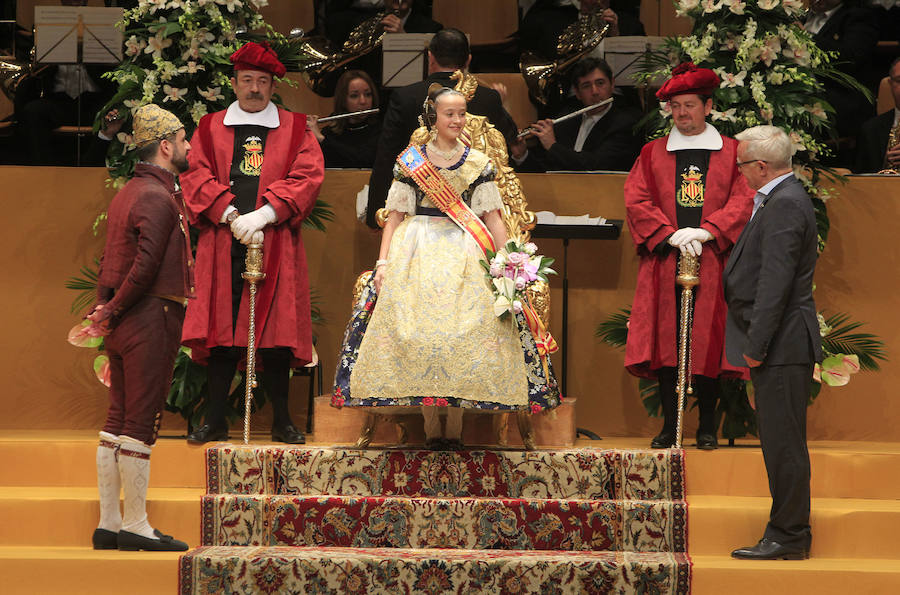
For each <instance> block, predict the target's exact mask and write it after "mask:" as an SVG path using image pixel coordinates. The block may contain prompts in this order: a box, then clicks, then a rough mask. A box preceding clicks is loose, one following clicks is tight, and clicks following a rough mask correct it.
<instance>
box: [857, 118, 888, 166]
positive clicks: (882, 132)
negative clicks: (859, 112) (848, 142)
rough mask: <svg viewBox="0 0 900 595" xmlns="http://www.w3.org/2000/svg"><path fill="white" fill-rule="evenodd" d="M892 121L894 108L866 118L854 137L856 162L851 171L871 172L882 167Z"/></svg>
mask: <svg viewBox="0 0 900 595" xmlns="http://www.w3.org/2000/svg"><path fill="white" fill-rule="evenodd" d="M893 123H894V110H890V111H887V112H884V113H883V114H881V115H880V116H875V117H874V118H871V119H869V120H867V121H866V122H865V123H864V124H863V125H862V127H861V128H860V129H859V136H857V137H856V164H855V166H854V167H853V173H857V174H871V173H876V172H878V171H879V170H881V169H884V154H885V153H886V152H887V142H888V136H889V135H890V133H891V125H892V124H893Z"/></svg>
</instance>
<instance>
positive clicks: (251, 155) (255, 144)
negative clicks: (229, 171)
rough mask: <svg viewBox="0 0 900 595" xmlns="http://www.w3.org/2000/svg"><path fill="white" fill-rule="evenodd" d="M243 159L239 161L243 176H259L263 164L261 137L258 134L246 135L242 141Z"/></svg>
mask: <svg viewBox="0 0 900 595" xmlns="http://www.w3.org/2000/svg"><path fill="white" fill-rule="evenodd" d="M243 147H244V159H243V161H241V165H240V170H241V173H242V174H244V175H245V176H257V177H258V176H259V174H260V172H261V171H262V165H263V146H262V139H261V138H259V137H258V136H250V137H247V142H245V143H244V145H243Z"/></svg>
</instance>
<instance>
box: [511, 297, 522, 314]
mask: <svg viewBox="0 0 900 595" xmlns="http://www.w3.org/2000/svg"><path fill="white" fill-rule="evenodd" d="M512 308H513V312H515V313H516V314H521V312H522V302H520V301H519V300H513V303H512Z"/></svg>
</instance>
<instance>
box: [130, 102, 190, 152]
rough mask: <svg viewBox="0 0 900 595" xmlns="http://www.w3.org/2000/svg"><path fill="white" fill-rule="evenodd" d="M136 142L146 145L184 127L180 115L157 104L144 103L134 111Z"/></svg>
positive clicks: (139, 144) (138, 144)
mask: <svg viewBox="0 0 900 595" xmlns="http://www.w3.org/2000/svg"><path fill="white" fill-rule="evenodd" d="M132 128H133V130H134V144H136V145H137V146H139V147H140V146H142V145H146V144H147V143H152V142H153V141H156V140H160V139H163V138H166V137H167V136H169V135H170V134H172V133H173V132H178V131H179V130H181V129H182V128H184V124H182V123H181V120H179V119H178V116H176V115H175V114H173V113H172V112H170V111H168V110H164V109H163V108H161V107H159V106H158V105H156V104H153V103H148V104H147V105H142V106H141V107H139V108H138V109H137V111H136V112H134V124H133V126H132Z"/></svg>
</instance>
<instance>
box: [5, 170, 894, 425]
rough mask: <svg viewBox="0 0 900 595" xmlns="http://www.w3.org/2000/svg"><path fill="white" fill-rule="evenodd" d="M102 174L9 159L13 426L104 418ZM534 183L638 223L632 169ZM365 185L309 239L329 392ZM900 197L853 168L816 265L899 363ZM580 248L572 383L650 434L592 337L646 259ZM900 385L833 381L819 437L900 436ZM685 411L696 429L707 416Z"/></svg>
mask: <svg viewBox="0 0 900 595" xmlns="http://www.w3.org/2000/svg"><path fill="white" fill-rule="evenodd" d="M104 179H105V172H104V170H102V169H90V168H81V169H76V168H24V167H9V166H6V167H0V188H3V196H4V197H5V198H6V204H7V208H6V212H5V215H4V217H5V219H6V221H7V223H6V224H5V225H4V227H3V233H4V241H3V243H4V245H5V246H6V249H5V253H6V255H7V256H8V258H7V260H6V263H7V264H6V271H7V272H6V274H5V281H4V283H3V287H4V291H3V292H2V294H0V308H2V309H0V311H2V312H3V313H4V326H5V329H6V330H5V331H4V333H3V334H4V340H3V344H2V346H0V377H2V378H3V380H4V382H5V383H6V386H5V388H4V389H3V390H2V391H0V408H2V411H3V415H2V416H0V429H28V428H31V429H49V428H66V429H89V428H99V427H100V426H101V425H102V422H103V418H104V414H105V409H106V390H105V388H104V387H102V386H101V385H100V383H99V382H98V381H97V380H96V378H95V377H94V374H93V372H92V370H91V361H92V359H93V356H94V353H93V352H92V351H89V350H86V349H77V348H75V347H71V346H69V345H68V344H67V343H66V341H65V336H66V332H67V331H68V330H69V328H71V327H72V325H73V324H75V323H76V322H78V320H79V318H80V316H79V315H76V314H72V313H70V312H69V305H70V303H71V301H72V297H73V292H72V291H69V290H66V289H64V288H63V284H64V282H65V280H66V278H67V277H69V276H70V275H73V274H76V273H77V272H78V269H79V267H81V266H83V265H87V264H90V263H91V262H92V261H93V259H94V258H95V257H97V256H99V254H100V251H101V249H102V233H103V226H102V225H101V227H100V236H95V235H93V234H92V232H91V222H92V221H93V220H94V218H95V216H96V215H97V214H98V213H100V212H101V211H103V209H104V208H105V207H106V205H107V204H108V202H109V200H110V198H111V197H112V194H113V193H112V191H111V190H109V189H107V188H105V186H104ZM522 179H523V184H524V187H525V191H526V193H527V196H528V198H529V200H530V204H531V206H532V208H533V209H535V210H545V209H546V210H552V211H556V212H558V213H561V214H568V215H580V214H585V213H589V214H591V215H602V216H604V217H607V218H617V219H621V218H624V215H625V209H624V205H623V201H622V184H623V182H624V179H625V176H624V175H621V174H606V175H602V174H554V175H543V174H533V175H525V176H522ZM367 180H368V172H364V171H328V172H327V174H326V177H325V185H324V187H323V189H322V195H321V197H322V198H323V199H324V200H326V201H328V202H329V203H330V204H331V205H332V208H333V209H334V211H335V221H333V222H332V223H330V224H329V227H328V232H327V234H323V233H321V232H317V231H306V232H304V238H305V241H306V246H307V254H308V259H309V267H310V280H311V283H312V285H313V287H314V288H315V290H316V291H317V292H318V294H319V295H320V296H321V298H322V303H321V306H322V310H323V313H324V315H325V318H326V319H327V323H326V324H325V325H323V326H321V327H318V328H316V329H315V331H316V333H317V334H318V337H319V338H318V348H319V353H320V356H321V358H322V361H323V362H324V364H325V381H326V385H330V382H331V379H332V377H333V374H334V362H335V358H336V355H337V352H338V346H339V343H340V340H341V335H342V333H343V329H344V324H345V322H346V320H347V317H348V315H349V312H350V291H351V286H352V283H353V281H354V279H355V278H356V275H357V274H358V273H359V272H360V271H362V270H364V269H366V268H370V267H371V266H372V264H373V263H374V260H375V258H376V254H377V248H378V242H379V235H378V233H377V232H373V231H371V230H369V229H368V228H366V227H365V226H363V225H362V224H360V223H359V222H358V221H357V220H356V217H355V197H356V193H357V192H358V191H359V189H360V188H362V186H363V185H364V184H365V183H366V182H367ZM898 196H900V180H898V179H893V180H891V179H883V178H882V179H879V178H865V177H853V178H851V179H850V183H849V184H848V185H847V186H845V187H843V188H842V189H841V194H840V196H839V197H837V198H834V199H832V200H831V201H830V202H829V209H830V213H831V221H832V226H833V227H832V233H831V237H830V238H829V243H828V247H827V249H826V252H825V254H824V255H823V257H822V259H821V260H820V262H819V265H818V272H817V285H818V289H817V291H816V293H815V297H816V301H817V303H818V305H819V306H820V308H824V309H826V310H827V311H829V312H835V311H844V310H847V311H850V312H851V313H852V314H853V316H854V317H855V318H856V319H859V320H863V321H866V322H868V323H869V324H868V325H867V326H866V327H865V328H866V329H867V330H871V331H873V332H876V333H878V334H880V335H881V336H882V337H883V338H884V339H885V341H886V342H887V348H888V352H889V355H891V356H892V357H893V358H895V359H896V358H898V357H900V337H898V335H897V334H896V329H897V328H898V327H900V310H898V309H897V308H896V307H895V305H894V304H895V302H894V297H893V296H894V292H895V291H897V289H898V281H897V274H896V272H897V270H898V266H900V244H898V243H897V242H896V241H893V238H894V234H895V233H896V221H897V220H898V219H900V201H898V200H897V197H898ZM540 249H541V251H542V252H544V253H546V254H548V255H551V256H554V257H556V258H557V259H558V265H559V266H560V267H561V265H562V262H561V258H562V243H561V241H559V240H542V241H541V242H540ZM568 257H569V263H568V264H569V280H570V295H569V300H570V304H569V305H570V309H569V313H570V319H569V331H570V332H569V349H570V356H569V392H570V394H571V395H573V396H577V397H578V401H577V407H578V426H579V427H584V428H588V429H590V430H593V431H594V432H596V433H598V434H600V435H601V436H638V435H643V436H651V435H653V434H655V433H656V431H657V430H658V428H659V425H660V421H659V420H656V419H653V420H651V419H648V418H647V416H646V414H645V413H644V409H643V407H642V405H641V403H640V401H639V399H638V395H637V380H636V379H634V378H632V377H630V376H629V375H628V374H627V373H626V372H625V371H624V369H623V368H622V360H623V354H622V353H621V352H619V351H616V350H614V349H611V348H609V347H606V346H605V345H601V344H600V343H598V342H597V340H596V339H595V338H594V328H595V327H596V325H597V323H598V322H599V321H601V320H602V319H603V318H605V317H606V316H607V315H608V314H609V313H611V312H614V311H616V310H618V309H619V308H620V307H622V306H625V305H628V304H629V303H630V302H631V300H632V297H633V291H634V285H635V273H636V268H637V259H636V257H635V254H634V248H633V245H632V242H631V239H630V237H629V235H628V233H627V230H625V231H624V233H623V235H622V237H621V238H620V239H619V240H617V241H572V242H571V244H570V246H569V253H568ZM552 288H553V292H552V299H553V322H552V331H553V333H554V334H555V335H556V337H557V338H559V339H561V337H562V333H561V328H560V324H561V308H560V306H561V283H560V281H559V279H557V278H555V279H554V280H553V282H552ZM558 355H559V354H557V355H556V356H554V361H555V364H556V365H557V367H558V366H559V365H560V363H561V362H560V358H559V357H558ZM557 369H558V368H557ZM898 380H900V375H898V373H897V371H896V366H894V365H893V363H888V364H887V365H885V369H884V370H883V371H882V372H880V373H861V374H859V375H856V376H854V377H853V379H852V381H851V383H850V385H848V386H846V387H842V388H825V389H823V390H822V393H821V396H820V397H819V399H818V400H817V401H816V403H815V405H814V406H813V407H812V408H811V410H810V417H809V420H810V421H809V436H810V439H815V440H823V439H829V440H882V441H900V425H898V424H897V423H896V420H897V419H900V400H895V398H896V394H897V389H896V386H897V383H898ZM306 387H307V384H306V380H305V379H299V378H298V379H295V380H294V381H293V387H292V391H293V394H294V397H293V400H292V405H291V406H292V409H293V410H294V411H297V412H299V413H301V414H302V411H303V409H304V407H305V398H304V395H305V392H306ZM326 390H327V389H326ZM268 410H269V408H268V407H267V408H266V409H265V410H264V411H263V412H261V413H260V414H259V416H258V418H255V424H256V425H255V427H257V428H267V427H268V425H267V424H268V421H269V419H270V418H269V417H268V415H269V413H268ZM301 417H302V415H301ZM686 419H687V430H686V431H687V435H688V436H691V435H692V434H693V432H694V429H695V427H696V414H694V413H690V414H688V416H687V418H686ZM163 427H164V428H168V429H177V428H184V422H183V421H182V420H181V419H180V418H179V417H178V416H177V415H172V414H167V415H166V419H165V420H164V424H163Z"/></svg>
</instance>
